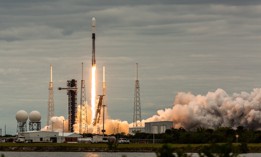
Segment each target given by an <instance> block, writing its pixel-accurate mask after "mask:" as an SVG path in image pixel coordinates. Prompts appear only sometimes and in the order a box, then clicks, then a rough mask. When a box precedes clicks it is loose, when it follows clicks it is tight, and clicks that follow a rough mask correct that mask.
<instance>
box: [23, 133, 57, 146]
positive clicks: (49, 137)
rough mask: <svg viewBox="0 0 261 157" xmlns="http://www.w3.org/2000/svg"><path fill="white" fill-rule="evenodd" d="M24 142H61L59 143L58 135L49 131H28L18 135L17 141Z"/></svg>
mask: <svg viewBox="0 0 261 157" xmlns="http://www.w3.org/2000/svg"><path fill="white" fill-rule="evenodd" d="M23 138H24V142H53V143H57V142H61V141H59V140H60V139H59V133H58V132H51V131H28V132H20V133H18V139H21V140H22V139H23Z"/></svg>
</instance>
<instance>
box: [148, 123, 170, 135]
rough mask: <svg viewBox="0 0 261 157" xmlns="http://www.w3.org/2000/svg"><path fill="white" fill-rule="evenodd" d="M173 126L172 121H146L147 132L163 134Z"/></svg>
mask: <svg viewBox="0 0 261 157" xmlns="http://www.w3.org/2000/svg"><path fill="white" fill-rule="evenodd" d="M171 128H173V122H172V121H158V122H147V123H145V133H152V134H161V133H165V131H166V129H171Z"/></svg>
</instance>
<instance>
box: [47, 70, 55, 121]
mask: <svg viewBox="0 0 261 157" xmlns="http://www.w3.org/2000/svg"><path fill="white" fill-rule="evenodd" d="M48 89H49V97H48V116H47V126H49V123H50V120H51V118H52V117H53V116H54V99H53V71H52V65H50V82H49V88H48Z"/></svg>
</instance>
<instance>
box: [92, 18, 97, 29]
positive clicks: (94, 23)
mask: <svg viewBox="0 0 261 157" xmlns="http://www.w3.org/2000/svg"><path fill="white" fill-rule="evenodd" d="M92 26H93V27H95V26H96V20H95V17H93V18H92Z"/></svg>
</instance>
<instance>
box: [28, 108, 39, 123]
mask: <svg viewBox="0 0 261 157" xmlns="http://www.w3.org/2000/svg"><path fill="white" fill-rule="evenodd" d="M29 120H30V121H31V122H40V120H41V114H40V112H38V111H32V112H31V113H30V114H29Z"/></svg>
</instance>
